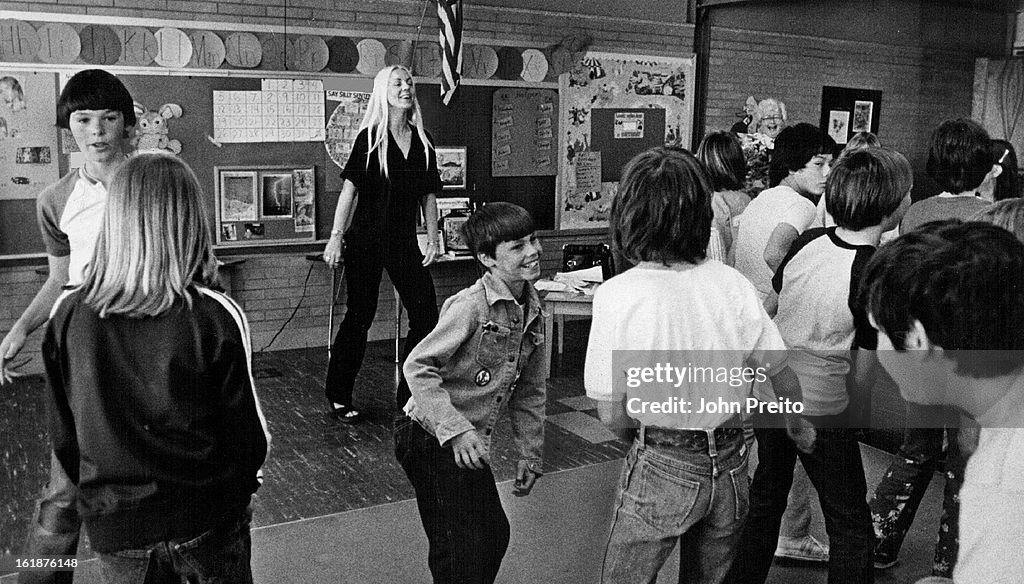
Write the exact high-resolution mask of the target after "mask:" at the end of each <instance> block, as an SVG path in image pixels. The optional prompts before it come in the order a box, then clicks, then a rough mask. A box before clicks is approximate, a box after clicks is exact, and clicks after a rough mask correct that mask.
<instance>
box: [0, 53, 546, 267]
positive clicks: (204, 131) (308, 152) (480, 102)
mask: <svg viewBox="0 0 1024 584" xmlns="http://www.w3.org/2000/svg"><path fill="white" fill-rule="evenodd" d="M40 75H44V76H50V77H52V78H53V79H54V83H55V84H56V79H57V74H56V73H41V74H40ZM267 75H268V76H269V77H278V78H284V77H287V75H288V74H287V73H278V74H272V73H270V72H268V74H267ZM119 78H120V79H121V80H122V81H123V82H124V83H125V85H126V86H127V88H128V90H129V91H130V92H131V94H132V96H133V97H134V98H135V101H137V102H139V103H140V104H142V105H143V106H144V107H145V108H146V109H147V110H150V111H159V109H160V108H161V106H162V105H164V104H167V103H175V104H177V105H179V106H181V116H180V117H175V118H171V119H168V120H166V121H167V126H168V130H169V131H168V138H169V139H171V140H177V141H178V142H180V145H181V152H180V154H179V155H180V156H181V157H182V158H183V159H184V160H185V161H186V162H188V163H189V165H190V166H191V167H192V169H193V170H194V171H195V173H196V176H197V178H198V179H199V182H200V185H201V186H202V187H203V190H204V192H205V195H206V200H207V205H208V209H207V211H208V212H209V216H210V218H211V220H212V219H214V218H215V217H216V212H217V208H216V202H215V193H216V188H217V182H216V175H215V169H216V168H217V167H228V166H240V165H244V166H289V167H293V168H313V169H314V172H313V185H314V190H315V193H316V197H315V204H314V213H313V216H314V231H313V235H311V236H309V239H308V241H307V239H306V234H305V233H304V235H303V237H302V238H299V239H296V241H295V242H294V243H301V242H303V241H306V242H307V243H309V242H312V241H315V240H317V239H323V238H326V237H327V234H328V233H330V230H331V225H332V222H333V217H334V210H335V205H336V204H337V199H338V194H339V193H340V191H341V187H342V181H341V178H340V174H341V165H340V164H338V162H340V161H342V160H344V159H346V158H347V152H344V148H341V147H338V146H337V145H335V148H334V150H333V154H334V156H332V154H331V152H330V151H329V150H328V148H325V141H323V140H321V141H319V142H317V141H292V142H272V141H268V142H262V141H261V142H259V143H233V142H224V141H219V140H217V139H215V137H214V136H213V133H214V107H213V92H214V91H250V92H251V91H261V90H262V85H263V84H262V78H260V77H241V76H230V77H208V76H187V75H123V74H119ZM332 81H334V80H333V79H332ZM345 81H357V82H363V81H366V83H364V84H363V85H364V86H368V84H369V80H363V79H346V80H345ZM325 85H326V81H325ZM499 89H502V88H495V87H491V86H481V85H463V86H460V87H459V89H458V91H457V92H456V94H455V97H454V98H453V99H452V101H451V103H450V104H449V105H448V106H444V105H443V104H442V103H441V98H440V89H439V86H438V85H436V84H430V83H419V84H418V85H417V96H418V99H419V101H420V106H421V109H422V112H423V118H424V126H425V127H426V128H427V130H428V132H429V133H430V134H431V136H432V137H433V139H434V143H435V144H437V145H443V146H465V147H466V159H467V168H466V181H465V187H464V188H462V189H453V190H445V191H444V192H443V193H442V196H462V197H465V196H468V197H470V198H471V199H472V200H473V202H474V204H481V203H486V202H490V201H509V202H512V203H516V204H518V205H520V206H522V207H524V208H526V209H527V211H529V212H530V213H531V215H532V216H533V218H534V221H535V223H536V225H537V228H538V229H554V228H556V226H557V223H556V218H555V214H554V211H555V207H556V206H555V177H554V176H497V177H495V176H492V174H491V166H492V165H491V109H492V103H493V94H494V92H495V91H498V90H499ZM55 93H56V91H55ZM344 93H346V92H342V93H337V92H335V93H333V94H332V90H327V91H326V95H327V96H328V97H330V96H332V95H334V96H336V97H342V94H344ZM348 93H349V94H350V95H345V96H344V97H345V98H346V99H345V100H341V101H338V100H332V99H328V98H325V100H324V104H325V111H324V117H325V119H324V124H325V126H328V131H327V132H325V138H329V133H330V126H329V125H328V123H327V122H328V120H330V119H331V116H332V115H333V114H335V112H336V108H337V106H338V105H339V104H340V103H345V104H347V108H348V110H347V113H348V114H349V115H347V116H346V117H345V119H343V120H341V119H339V120H336V122H337V124H336V125H337V126H338V127H340V126H342V125H347V126H346V127H348V128H349V129H350V130H351V128H352V127H353V126H355V127H357V126H358V119H357V118H359V117H360V116H359V113H358V112H359V107H362V104H360V103H359V100H361V99H362V98H360V97H358V96H356V95H355V94H356V93H358V92H348ZM54 103H55V102H54ZM0 107H2V104H0ZM50 108H51V116H52V111H53V108H54V106H53V105H51V106H50ZM46 127H49V128H50V129H53V119H52V117H50V118H48V119H47V125H46ZM54 132H56V131H55V130H54ZM54 136H56V133H55V134H54ZM52 155H53V152H51V156H52ZM56 158H57V160H58V167H59V172H58V174H59V175H63V174H65V173H67V172H68V171H69V166H68V157H67V155H59V156H57V157H56ZM336 159H337V160H336ZM56 178H57V177H54V180H56ZM50 182H53V181H50ZM39 190H41V188H39V189H33V192H32V195H31V196H32V198H27V199H10V200H5V199H3V198H0V257H2V256H16V255H21V254H43V253H45V248H44V246H43V241H42V237H41V236H40V235H39V228H38V227H37V225H36V218H35V217H36V211H35V203H36V201H35V197H36V196H37V195H38V192H39ZM236 229H237V228H236ZM219 247H221V248H222V249H223V248H231V249H239V250H243V249H246V248H248V246H247V245H244V244H243V243H241V242H240V243H235V242H233V241H231V240H229V239H225V240H224V241H222V242H221V243H220V244H219Z"/></svg>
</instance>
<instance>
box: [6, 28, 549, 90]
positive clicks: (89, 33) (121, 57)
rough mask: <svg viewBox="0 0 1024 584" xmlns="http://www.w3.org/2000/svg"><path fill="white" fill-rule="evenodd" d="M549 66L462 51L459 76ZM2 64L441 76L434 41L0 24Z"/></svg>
mask: <svg viewBox="0 0 1024 584" xmlns="http://www.w3.org/2000/svg"><path fill="white" fill-rule="evenodd" d="M211 24H213V23H211ZM550 59H551V55H550V54H549V53H548V52H546V51H544V50H541V49H538V48H530V47H498V48H492V47H489V46H486V45H466V46H465V48H464V52H463V73H462V74H463V77H464V78H467V79H481V80H483V79H503V80H507V81H521V82H526V83H541V82H544V81H545V80H548V81H551V80H552V79H553V75H555V74H557V73H558V68H557V67H553V66H552V62H551V60H550ZM0 61H5V62H9V63H47V64H71V65H74V64H81V65H122V66H130V67H155V68H168V69H258V70H260V71H304V72H308V73H318V72H321V71H323V72H333V73H349V74H351V73H359V74H362V75H367V76H372V75H375V74H376V73H377V71H379V70H380V69H381V68H383V67H384V66H385V65H388V64H392V63H408V62H411V63H412V64H413V69H414V73H415V75H417V76H419V77H426V78H434V77H438V76H439V75H440V70H441V52H440V47H439V46H438V44H437V43H436V42H426V41H422V42H419V43H416V44H415V47H413V45H412V43H410V42H409V41H402V40H393V39H387V40H384V41H383V42H382V41H381V40H378V39H374V38H346V37H339V36H332V35H324V36H321V35H315V34H301V35H295V34H284V33H279V32H258V33H254V32H244V31H226V30H209V29H205V28H198V27H197V28H178V27H160V26H127V25H113V24H104V23H101V22H96V23H83V24H67V23H62V22H42V21H40V22H35V21H32V22H29V21H24V20H13V19H9V20H0Z"/></svg>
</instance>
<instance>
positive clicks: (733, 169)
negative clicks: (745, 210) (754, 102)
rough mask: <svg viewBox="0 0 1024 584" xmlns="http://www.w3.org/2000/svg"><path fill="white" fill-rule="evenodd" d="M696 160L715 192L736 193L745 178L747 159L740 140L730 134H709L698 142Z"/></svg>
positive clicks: (721, 132) (722, 132) (723, 132)
mask: <svg viewBox="0 0 1024 584" xmlns="http://www.w3.org/2000/svg"><path fill="white" fill-rule="evenodd" d="M697 158H698V159H699V160H700V161H701V162H703V163H704V167H705V168H706V169H707V171H708V176H709V177H711V187H712V188H714V189H715V191H716V192H717V191H738V190H740V189H742V188H743V183H744V182H745V180H746V178H747V159H746V158H745V157H744V156H743V147H742V146H740V140H739V138H737V137H736V134H733V133H732V132H725V131H718V132H711V133H710V134H708V135H707V136H704V139H703V140H701V141H700V146H698V147H697Z"/></svg>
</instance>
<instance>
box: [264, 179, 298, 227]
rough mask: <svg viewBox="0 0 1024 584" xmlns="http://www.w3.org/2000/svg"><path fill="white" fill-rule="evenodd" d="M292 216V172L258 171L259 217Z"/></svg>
mask: <svg viewBox="0 0 1024 584" xmlns="http://www.w3.org/2000/svg"><path fill="white" fill-rule="evenodd" d="M291 216H292V173H290V172H265V173H260V217H291Z"/></svg>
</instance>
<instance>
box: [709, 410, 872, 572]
mask: <svg viewBox="0 0 1024 584" xmlns="http://www.w3.org/2000/svg"><path fill="white" fill-rule="evenodd" d="M807 419H808V420H810V421H811V422H813V423H814V424H815V426H816V427H817V429H818V438H817V442H816V444H815V447H814V452H812V453H811V454H805V453H803V452H799V451H798V450H797V449H796V445H795V444H793V441H792V440H790V438H789V436H788V435H787V434H786V431H785V430H783V429H779V428H777V426H778V425H777V424H775V426H776V427H774V428H773V427H771V426H772V425H773V424H771V423H767V422H766V421H764V420H760V421H759V420H757V419H756V418H755V427H756V430H755V433H756V435H757V448H758V454H759V456H760V462H759V463H758V466H757V471H756V472H755V474H754V482H753V483H752V484H751V486H750V514H749V516H748V517H747V524H746V525H745V526H744V528H743V538H742V540H741V541H740V545H739V551H738V553H737V556H736V561H735V562H734V564H733V567H732V572H731V573H730V575H729V582H731V583H742V584H763V582H764V581H765V579H766V578H767V577H768V571H769V569H771V565H772V560H773V558H774V555H775V546H776V543H777V541H778V537H779V526H780V524H781V522H782V515H783V513H784V512H785V511H786V505H787V500H788V495H789V490H790V487H791V485H792V483H793V468H794V466H795V465H796V459H797V457H799V458H800V462H801V463H802V464H803V466H804V470H806V471H807V476H808V477H809V478H810V479H811V483H812V484H813V485H814V488H815V489H817V491H818V500H819V501H820V502H821V510H822V514H823V515H824V516H825V529H826V531H827V532H828V538H829V561H828V582H829V584H845V583H850V584H853V583H856V584H870V583H871V582H873V581H874V565H873V562H872V550H873V549H874V532H873V530H872V527H871V513H870V511H869V510H868V504H867V484H866V482H865V480H864V466H863V463H862V461H861V458H860V447H859V446H858V445H857V440H856V439H855V438H854V434H853V430H851V429H848V428H843V427H841V425H842V423H843V419H842V417H841V416H827V417H825V416H822V417H813V418H812V417H810V416H808V417H807Z"/></svg>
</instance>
